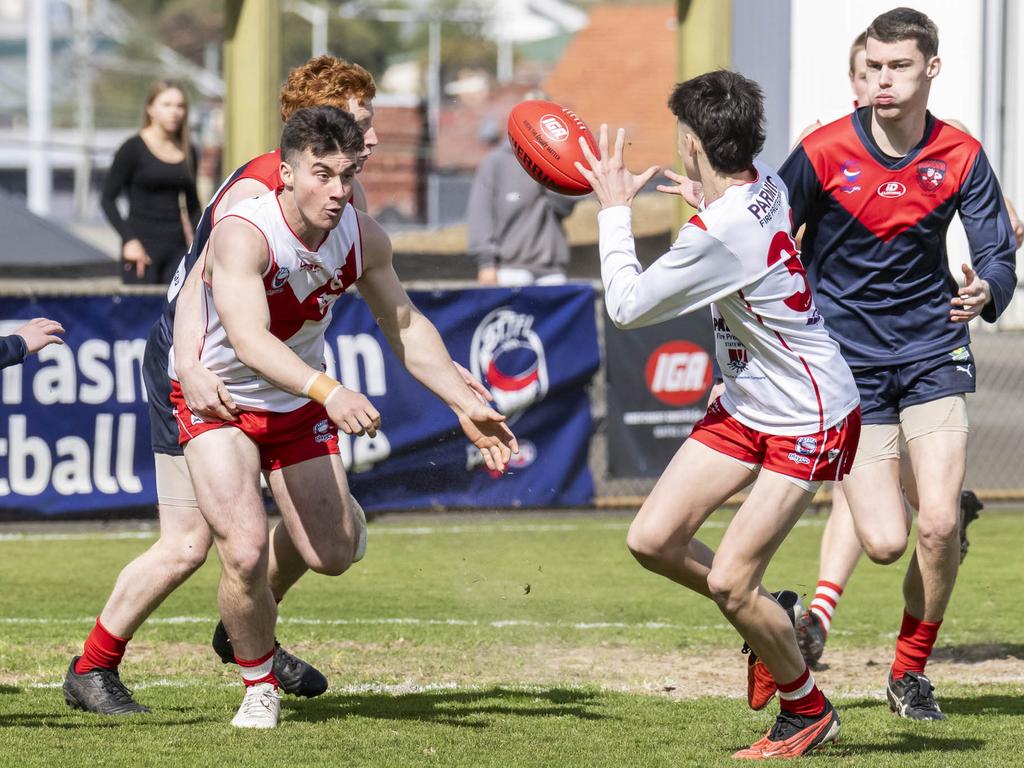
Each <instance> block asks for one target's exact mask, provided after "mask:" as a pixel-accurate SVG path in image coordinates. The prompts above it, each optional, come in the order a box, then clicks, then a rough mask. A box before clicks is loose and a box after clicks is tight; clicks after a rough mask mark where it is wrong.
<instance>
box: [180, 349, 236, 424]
mask: <svg viewBox="0 0 1024 768" xmlns="http://www.w3.org/2000/svg"><path fill="white" fill-rule="evenodd" d="M177 374H178V383H179V384H181V393H182V395H184V397H185V405H187V406H188V409H189V410H190V411H192V413H194V414H196V415H197V416H203V417H205V418H207V419H220V420H221V421H238V414H239V412H240V410H241V409H239V407H238V406H237V405H235V401H234V400H233V399H232V398H231V395H230V394H229V393H228V388H227V387H226V386H224V381H223V380H222V379H221V377H220V376H218V375H217V374H215V373H213V372H212V371H210V369H209V368H207V367H206V366H204V365H202V364H201V363H196V364H195V365H193V366H188V367H184V366H182V367H178V370H177Z"/></svg>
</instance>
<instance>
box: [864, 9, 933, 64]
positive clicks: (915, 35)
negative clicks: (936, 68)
mask: <svg viewBox="0 0 1024 768" xmlns="http://www.w3.org/2000/svg"><path fill="white" fill-rule="evenodd" d="M865 34H866V35H867V36H868V37H873V38H874V39H875V40H878V41H879V42H882V43H898V42H899V41H901V40H913V41H915V42H916V43H917V48H918V50H919V51H921V53H922V54H923V55H924V58H925V61H927V60H928V59H930V58H931V57H932V56H935V55H937V54H938V52H939V28H938V27H937V26H935V22H934V21H932V20H931V19H929V18H928V17H927V16H925V15H924V14H923V13H921V12H920V11H915V10H914V9H913V8H893V9H892V10H891V11H886V12H885V13H883V14H882V15H881V16H878V17H876V18H875V20H874V21H872V22H871V26H869V27H868V29H867V32H865Z"/></svg>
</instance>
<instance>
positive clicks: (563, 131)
mask: <svg viewBox="0 0 1024 768" xmlns="http://www.w3.org/2000/svg"><path fill="white" fill-rule="evenodd" d="M580 138H583V139H584V140H585V141H586V142H587V145H588V146H589V147H590V151H591V152H593V153H594V155H595V156H597V157H600V153H599V152H598V150H597V142H595V141H594V136H593V135H592V134H591V133H590V129H588V128H587V126H586V123H584V122H583V121H582V120H580V118H579V117H577V116H576V114H575V113H574V112H572V110H569V109H566V108H565V107H562V106H560V105H558V104H555V103H554V102H551V101H539V100H535V101H524V102H522V103H520V104H517V105H516V107H515V108H514V109H513V110H512V113H511V114H510V115H509V116H508V140H509V143H510V144H511V145H512V150H513V151H514V152H515V153H516V158H518V160H519V163H520V164H521V165H522V166H523V168H524V169H525V170H526V172H527V173H529V174H530V175H531V176H533V178H534V179H536V180H537V181H538V182H539V183H540V184H543V185H544V186H545V187H547V188H548V189H552V190H554V191H555V192H561V193H562V194H563V195H585V194H587V193H588V192H590V191H591V190H590V184H589V182H587V180H586V179H585V178H583V174H581V173H580V172H579V171H578V170H577V169H576V165H575V163H576V162H577V161H579V162H580V163H582V164H583V165H584V166H586V165H587V161H586V159H585V158H584V156H583V150H582V149H580V142H579V140H580Z"/></svg>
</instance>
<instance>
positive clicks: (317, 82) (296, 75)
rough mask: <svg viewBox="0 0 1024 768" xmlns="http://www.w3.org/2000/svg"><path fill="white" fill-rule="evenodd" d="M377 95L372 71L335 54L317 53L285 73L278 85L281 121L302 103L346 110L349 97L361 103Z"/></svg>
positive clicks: (303, 104) (286, 119)
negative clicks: (320, 54)
mask: <svg viewBox="0 0 1024 768" xmlns="http://www.w3.org/2000/svg"><path fill="white" fill-rule="evenodd" d="M376 95H377V86H376V85H375V84H374V82H373V75H371V74H370V73H369V72H367V71H366V70H365V69H363V68H362V67H361V66H359V65H358V64H354V63H352V62H350V61H345V60H344V59H339V58H336V57H334V56H316V57H314V58H312V59H310V60H309V61H307V62H306V63H305V64H303V65H302V66H301V67H296V68H295V69H293V70H292V71H291V72H289V73H288V79H287V80H285V81H284V85H283V86H281V122H283V123H286V122H288V118H289V117H291V116H292V113H293V112H295V110H297V109H302V108H303V107H319V106H330V107H338V108H339V109H344V110H345V111H348V102H349V99H353V98H354V99H355V100H356V101H358V102H359V103H360V104H364V103H366V102H367V101H369V100H370V99H372V98H373V97H374V96H376Z"/></svg>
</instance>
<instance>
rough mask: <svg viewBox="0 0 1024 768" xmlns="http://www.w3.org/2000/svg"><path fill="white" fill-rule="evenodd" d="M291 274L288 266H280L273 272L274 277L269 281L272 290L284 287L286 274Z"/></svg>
mask: <svg viewBox="0 0 1024 768" xmlns="http://www.w3.org/2000/svg"><path fill="white" fill-rule="evenodd" d="M290 274H291V270H289V269H288V267H280V268H279V269H278V270H277V272H276V273H275V274H274V279H273V280H271V281H270V288H271V290H273V291H280V290H281V289H282V288H284V284H285V283H287V282H288V276H289V275H290Z"/></svg>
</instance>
